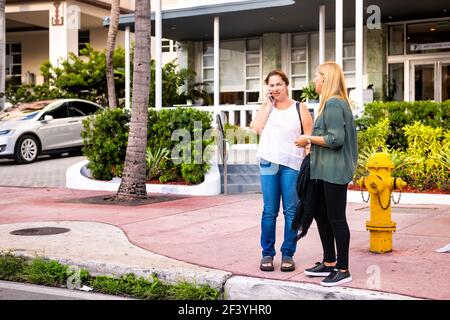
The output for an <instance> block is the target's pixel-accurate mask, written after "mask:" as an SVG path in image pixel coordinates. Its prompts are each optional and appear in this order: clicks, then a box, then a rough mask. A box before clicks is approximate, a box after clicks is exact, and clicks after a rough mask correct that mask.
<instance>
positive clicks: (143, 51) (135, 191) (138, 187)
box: [116, 0, 151, 200]
mask: <svg viewBox="0 0 450 320" xmlns="http://www.w3.org/2000/svg"><path fill="white" fill-rule="evenodd" d="M135 8H136V9H135V13H134V16H135V39H136V47H135V51H134V68H133V69H134V71H133V74H134V76H133V99H132V107H131V121H130V133H129V135H128V146H127V152H126V156H125V166H124V169H123V173H122V182H121V184H120V186H119V191H118V192H117V197H116V198H117V199H118V200H138V199H145V198H147V191H146V187H145V180H146V163H145V158H146V148H147V117H148V99H149V91H150V59H151V55H150V39H151V29H150V28H151V25H150V1H149V0H136V4H135Z"/></svg>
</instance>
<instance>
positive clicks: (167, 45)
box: [161, 40, 172, 52]
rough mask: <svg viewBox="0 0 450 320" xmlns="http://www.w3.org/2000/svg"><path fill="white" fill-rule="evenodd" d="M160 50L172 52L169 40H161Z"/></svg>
mask: <svg viewBox="0 0 450 320" xmlns="http://www.w3.org/2000/svg"><path fill="white" fill-rule="evenodd" d="M161 49H162V52H172V44H171V41H170V40H162V41H161Z"/></svg>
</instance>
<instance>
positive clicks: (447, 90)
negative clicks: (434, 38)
mask: <svg viewBox="0 0 450 320" xmlns="http://www.w3.org/2000/svg"><path fill="white" fill-rule="evenodd" d="M439 71H440V75H439V77H440V81H441V90H440V94H441V101H445V100H448V99H450V61H444V62H440V63H439Z"/></svg>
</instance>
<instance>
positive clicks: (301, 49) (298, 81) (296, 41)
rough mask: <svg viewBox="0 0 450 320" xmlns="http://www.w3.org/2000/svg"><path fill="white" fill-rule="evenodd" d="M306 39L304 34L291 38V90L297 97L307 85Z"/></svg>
mask: <svg viewBox="0 0 450 320" xmlns="http://www.w3.org/2000/svg"><path fill="white" fill-rule="evenodd" d="M307 59H308V38H307V35H305V34H294V35H292V36H291V72H290V73H291V88H292V95H293V96H294V97H297V96H298V95H299V94H300V93H301V89H302V88H303V87H305V86H306V85H307V81H308V80H307V73H308V67H307Z"/></svg>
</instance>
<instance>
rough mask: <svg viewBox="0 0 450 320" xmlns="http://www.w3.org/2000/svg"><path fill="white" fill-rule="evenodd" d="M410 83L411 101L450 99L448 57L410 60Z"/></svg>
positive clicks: (449, 62)
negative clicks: (444, 58) (443, 58)
mask: <svg viewBox="0 0 450 320" xmlns="http://www.w3.org/2000/svg"><path fill="white" fill-rule="evenodd" d="M410 84H412V85H411V86H410V92H409V94H410V100H411V101H417V100H433V101H438V102H441V101H445V100H447V99H450V59H447V60H440V59H439V60H437V59H436V60H425V61H424V60H418V61H411V64H410Z"/></svg>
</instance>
